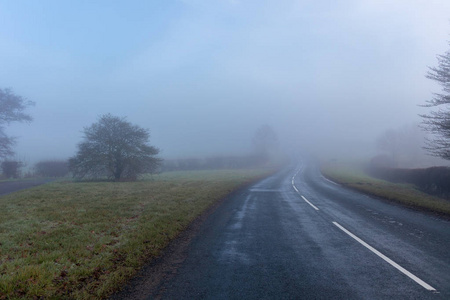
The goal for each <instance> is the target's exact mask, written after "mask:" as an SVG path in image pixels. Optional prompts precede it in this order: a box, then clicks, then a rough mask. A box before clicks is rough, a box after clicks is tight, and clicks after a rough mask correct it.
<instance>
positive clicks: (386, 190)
mask: <svg viewBox="0 0 450 300" xmlns="http://www.w3.org/2000/svg"><path fill="white" fill-rule="evenodd" d="M321 171H322V174H323V175H324V176H325V177H327V178H329V179H331V180H333V181H335V182H338V183H340V184H342V185H344V186H347V187H350V188H353V189H355V190H358V191H361V192H364V193H366V194H370V195H373V196H377V197H381V198H384V199H386V200H389V201H393V202H396V203H400V204H403V205H406V206H409V207H412V208H415V209H419V210H425V211H429V212H433V213H436V214H440V215H446V216H450V201H449V200H446V199H442V198H439V197H435V196H431V195H429V194H426V193H423V192H421V191H419V190H418V189H417V188H416V187H415V186H414V185H412V184H402V183H392V182H388V181H384V180H381V179H377V178H374V177H371V176H369V175H367V174H366V173H365V172H364V171H363V167H362V166H361V165H360V164H352V163H328V164H323V165H322V168H321Z"/></svg>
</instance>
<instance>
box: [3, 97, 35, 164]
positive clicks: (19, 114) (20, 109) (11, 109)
mask: <svg viewBox="0 0 450 300" xmlns="http://www.w3.org/2000/svg"><path fill="white" fill-rule="evenodd" d="M30 105H34V103H33V102H31V101H27V100H25V99H24V98H22V97H21V96H19V95H16V94H14V93H13V92H12V91H11V89H1V88H0V158H5V157H8V156H11V155H13V154H14V152H13V150H12V146H13V145H14V138H12V137H9V136H8V135H6V133H5V132H4V126H5V125H8V124H10V123H11V122H30V121H31V120H32V118H31V116H30V115H28V114H26V113H25V112H24V111H25V109H26V108H27V106H30Z"/></svg>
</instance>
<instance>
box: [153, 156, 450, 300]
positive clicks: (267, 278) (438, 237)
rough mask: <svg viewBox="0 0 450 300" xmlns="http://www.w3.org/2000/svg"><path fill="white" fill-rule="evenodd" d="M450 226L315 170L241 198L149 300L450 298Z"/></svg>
mask: <svg viewBox="0 0 450 300" xmlns="http://www.w3.org/2000/svg"><path fill="white" fill-rule="evenodd" d="M448 249H450V222H449V221H447V220H444V219H440V218H437V217H433V216H431V215H427V214H423V213H420V212H417V211H413V210H409V209H406V208H403V207H401V206H398V205H393V204H389V203H387V202H384V201H381V200H378V199H374V198H371V197H368V196H365V195H362V194H360V193H357V192H354V191H350V190H348V189H346V188H343V187H341V186H339V185H337V184H335V183H333V182H330V181H327V180H326V179H325V178H323V177H322V175H321V174H320V172H319V171H318V169H317V167H316V165H315V164H313V163H309V162H307V161H305V162H302V163H300V164H299V165H297V166H296V167H295V168H294V167H293V168H288V169H285V170H283V171H281V172H279V173H277V174H275V175H273V176H271V177H269V178H267V179H265V180H262V181H260V182H259V183H257V184H255V185H253V186H251V187H249V188H247V189H245V190H242V191H240V192H239V193H237V194H235V195H234V196H233V197H231V198H230V199H228V200H227V201H226V202H225V203H224V204H223V205H221V206H220V207H219V208H218V209H217V210H216V211H215V212H214V213H213V214H212V215H210V216H209V218H208V219H207V220H206V221H205V222H204V223H203V225H202V226H201V228H200V230H199V233H198V235H196V237H195V238H194V239H193V241H192V243H191V244H190V246H189V248H188V250H187V256H186V258H185V260H184V261H183V262H182V263H181V264H180V266H179V267H178V270H177V271H176V275H175V276H169V277H168V278H167V279H164V280H162V282H161V283H160V284H159V285H158V287H157V288H156V289H154V290H153V291H151V292H149V293H148V294H147V295H146V297H147V298H148V299H153V298H162V299H280V298H283V299H294V298H295V299H450V254H449V251H448Z"/></svg>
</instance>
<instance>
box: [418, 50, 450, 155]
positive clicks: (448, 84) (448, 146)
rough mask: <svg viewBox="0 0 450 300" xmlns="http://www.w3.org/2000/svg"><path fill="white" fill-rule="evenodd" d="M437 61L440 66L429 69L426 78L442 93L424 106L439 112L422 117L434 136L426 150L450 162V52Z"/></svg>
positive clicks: (425, 125)
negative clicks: (435, 83)
mask: <svg viewBox="0 0 450 300" xmlns="http://www.w3.org/2000/svg"><path fill="white" fill-rule="evenodd" d="M449 44H450V43H449ZM437 59H438V66H437V67H432V68H429V71H428V73H427V76H426V77H427V78H429V79H431V80H434V81H436V82H437V83H439V84H440V85H441V87H442V91H441V93H434V96H433V98H432V99H431V100H428V101H427V104H426V105H424V106H425V107H437V110H435V111H431V112H430V113H429V114H424V115H421V117H422V118H423V127H424V128H425V129H426V130H428V131H429V132H431V133H433V135H434V138H432V139H429V140H427V145H426V147H425V149H426V150H428V152H429V153H431V154H432V155H435V156H438V157H441V158H443V159H447V160H450V50H449V51H447V52H446V53H445V54H444V55H438V56H437Z"/></svg>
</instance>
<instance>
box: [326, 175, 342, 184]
mask: <svg viewBox="0 0 450 300" xmlns="http://www.w3.org/2000/svg"><path fill="white" fill-rule="evenodd" d="M322 178H323V179H325V180H326V181H328V182H329V183H332V184H334V185H337V186H340V184H339V183H336V182H334V181H332V180H330V179H328V178H326V177H325V176H323V175H322Z"/></svg>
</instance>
